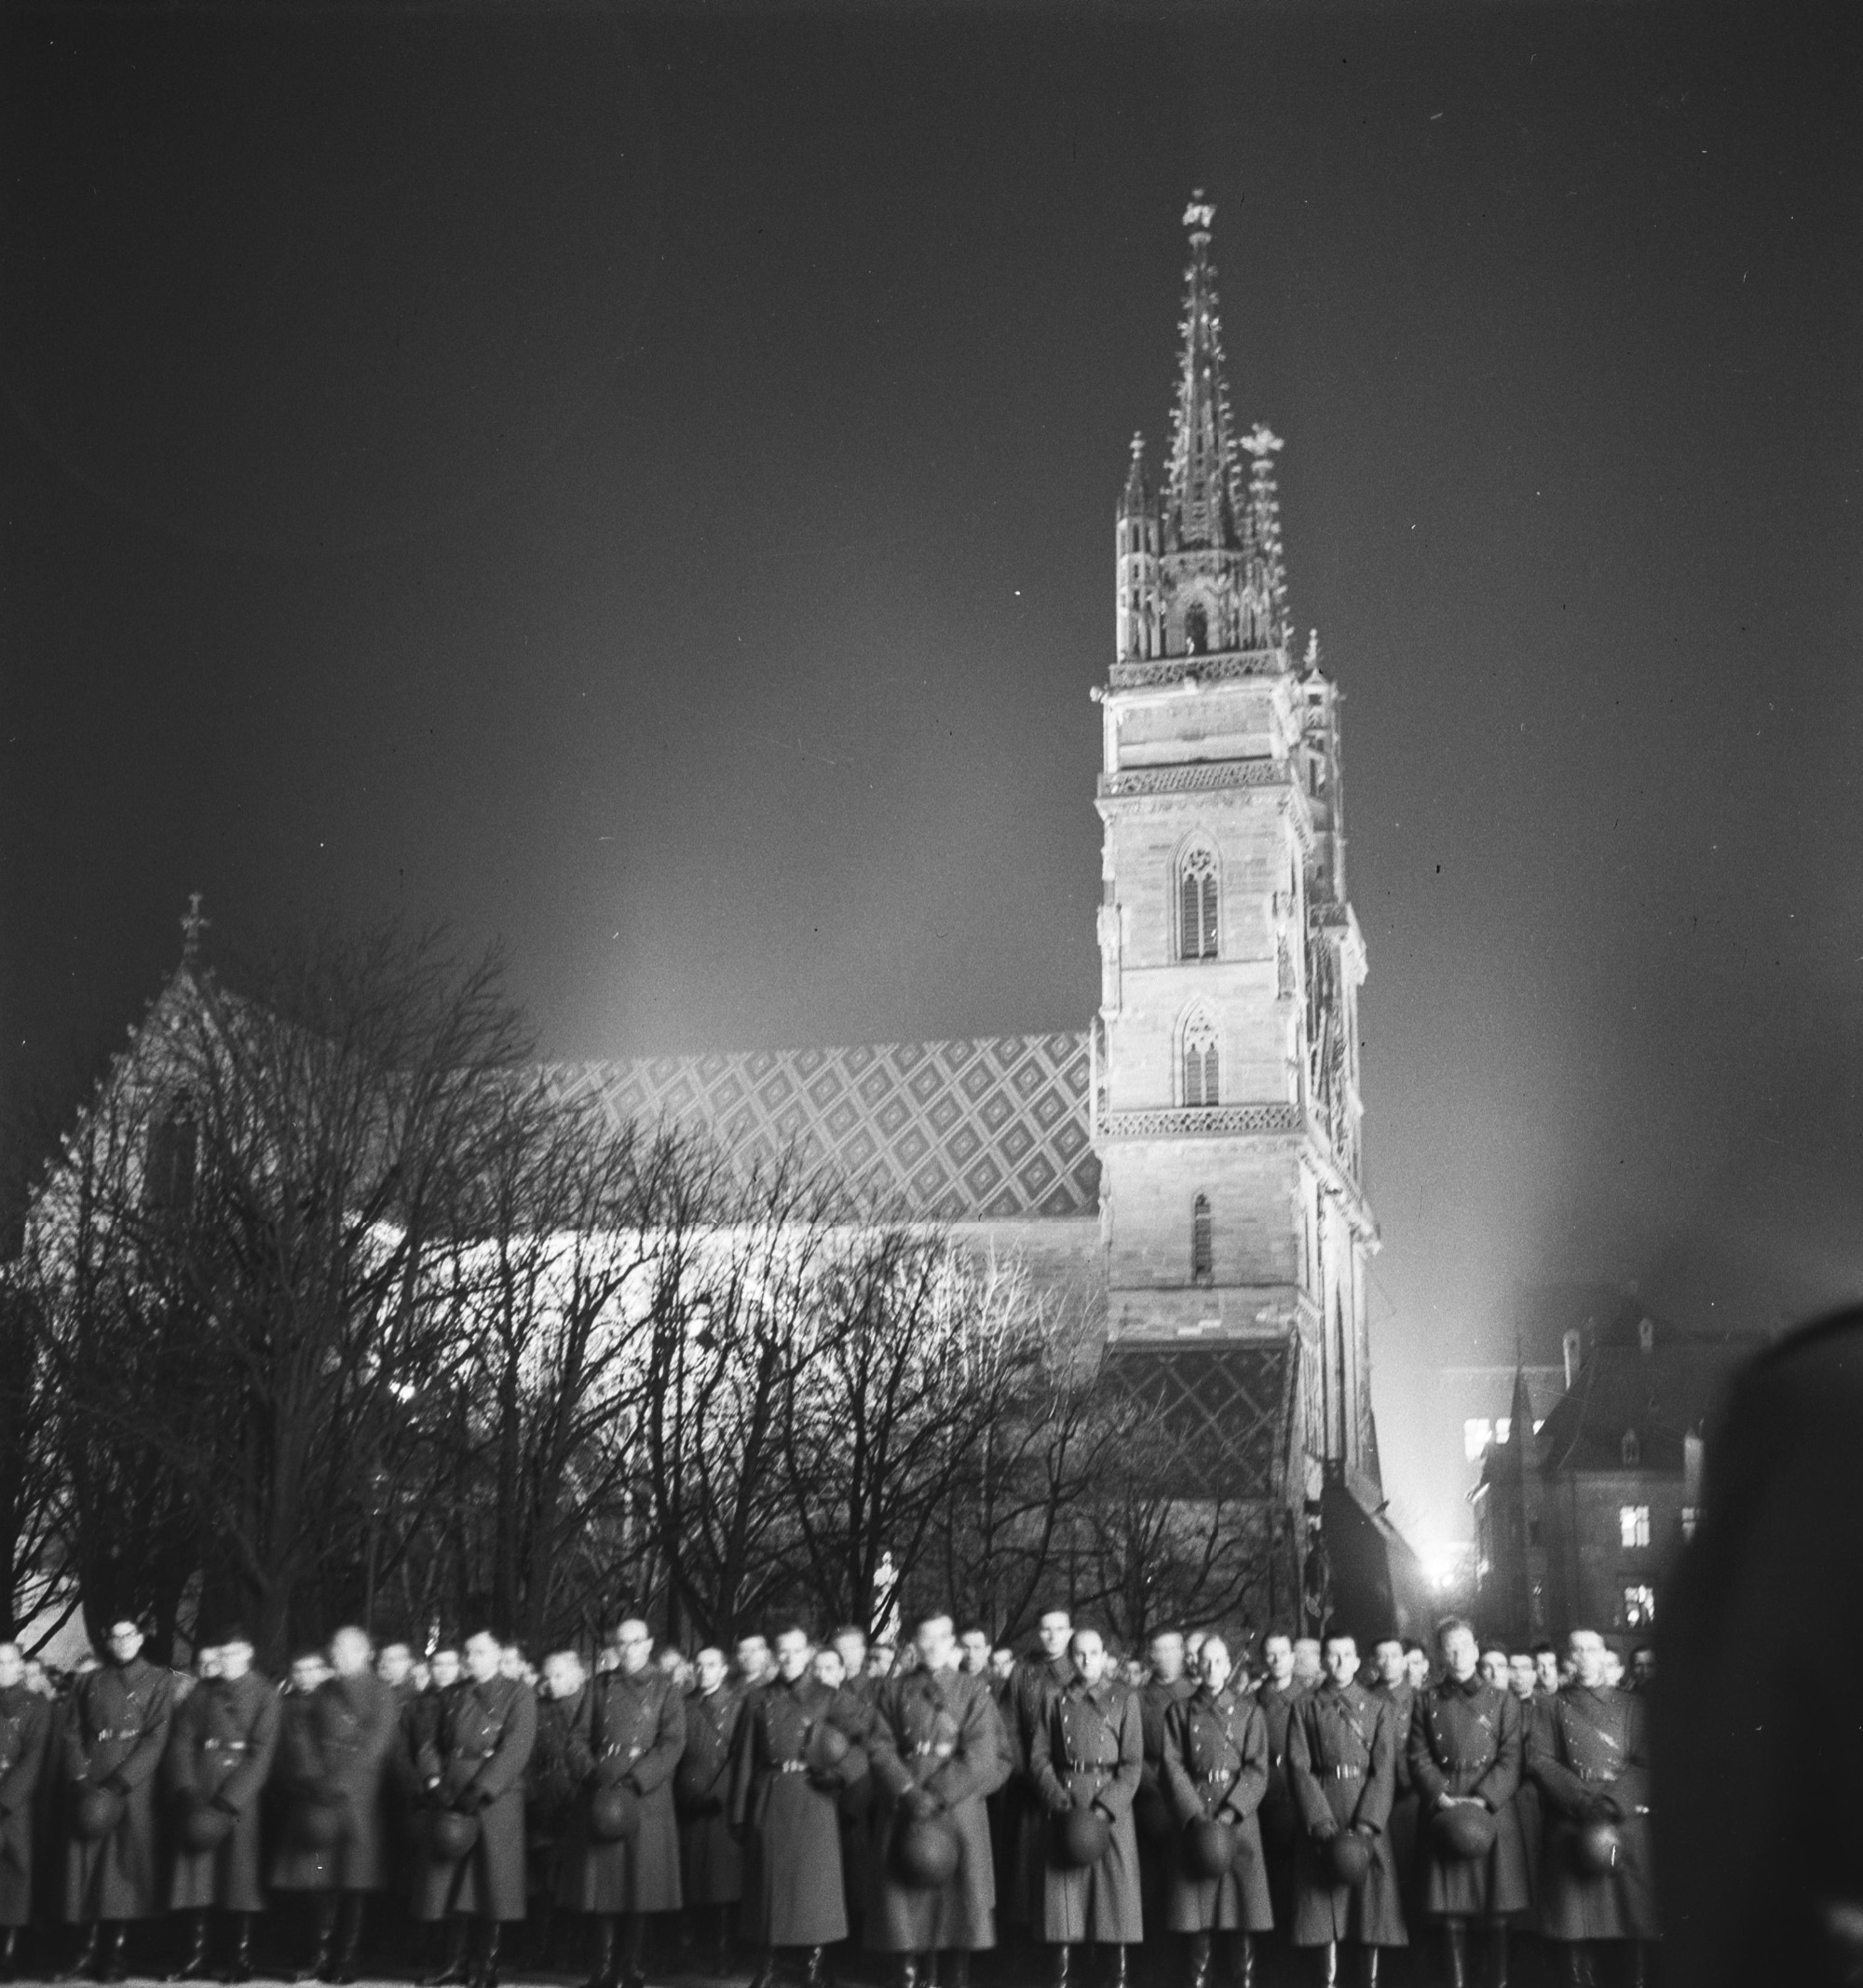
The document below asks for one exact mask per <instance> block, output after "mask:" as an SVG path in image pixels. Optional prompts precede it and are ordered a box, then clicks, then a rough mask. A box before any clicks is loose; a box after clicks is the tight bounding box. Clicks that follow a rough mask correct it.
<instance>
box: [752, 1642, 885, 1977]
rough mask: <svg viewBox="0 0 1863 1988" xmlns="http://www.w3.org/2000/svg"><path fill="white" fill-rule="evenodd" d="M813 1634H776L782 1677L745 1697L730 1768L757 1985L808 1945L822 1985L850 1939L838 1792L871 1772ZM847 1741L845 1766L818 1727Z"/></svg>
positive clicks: (850, 1711)
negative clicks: (832, 1954) (817, 1657)
mask: <svg viewBox="0 0 1863 1988" xmlns="http://www.w3.org/2000/svg"><path fill="white" fill-rule="evenodd" d="M810 1654H811V1652H810V1646H809V1632H808V1631H807V1630H806V1629H804V1628H801V1627H796V1626H792V1627H789V1628H786V1629H784V1630H783V1631H782V1634H781V1635H780V1636H778V1638H777V1639H776V1674H775V1675H774V1676H773V1677H772V1678H770V1679H769V1680H768V1682H766V1683H764V1685H763V1686H762V1687H761V1688H760V1689H759V1690H758V1691H757V1692H755V1694H754V1695H752V1696H751V1697H750V1698H749V1699H748V1700H747V1701H746V1703H745V1706H744V1711H743V1717H742V1719H741V1722H740V1723H739V1726H738V1743H737V1754H736V1757H735V1759H734V1760H733V1762H732V1764H731V1805H730V1811H729V1813H730V1817H731V1822H732V1826H733V1827H734V1828H735V1829H737V1830H738V1831H740V1832H741V1836H742V1839H743V1841H744V1844H745V1848H746V1856H745V1859H744V1898H743V1907H742V1911H741V1915H740V1925H741V1927H742V1929H743V1932H744V1935H745V1937H746V1938H747V1939H749V1940H752V1941H754V1942H755V1944H756V1945H757V1947H759V1948H760V1949H761V1954H762V1957H761V1959H760V1961H759V1964H758V1967H757V1972H756V1977H755V1988H771V1983H773V1982H774V1981H775V1980H776V1976H777V1971H778V1968H779V1965H780V1961H779V1956H780V1955H781V1954H782V1953H783V1952H784V1951H785V1950H788V1949H796V1948H800V1949H801V1951H802V1955H803V1959H802V1968H801V1975H802V1981H803V1982H804V1984H805V1988H821V1984H822V1982H823V1980H824V1979H825V1972H824V1969H825V1954H824V1950H825V1949H826V1948H828V1947H830V1946H833V1945H834V1944H835V1943H836V1941H837V1940H845V1939H846V1938H847V1937H848V1908H847V1899H846V1896H845V1894H844V1892H843V1889H842V1881H841V1829H840V1816H839V1806H840V1792H841V1787H842V1784H843V1781H844V1780H845V1779H848V1778H854V1777H858V1776H859V1775H862V1774H864V1773H865V1772H866V1758H865V1755H864V1752H863V1751H862V1750H861V1746H860V1739H859V1735H860V1732H861V1728H862V1725H863V1723H864V1720H863V1717H862V1713H861V1709H860V1708H859V1707H858V1706H857V1705H856V1704H855V1702H854V1700H853V1699H852V1698H850V1697H849V1696H848V1695H846V1694H845V1693H842V1692H836V1691H830V1690H829V1689H828V1687H827V1686H826V1685H825V1684H823V1682H821V1681H820V1680H819V1679H818V1678H816V1676H815V1675H814V1673H813V1671H812V1669H811V1668H810V1666H809V1657H810ZM823 1725H831V1726H834V1727H835V1728H836V1730H837V1731H839V1733H840V1734H841V1735H842V1736H843V1737H844V1738H845V1739H846V1740H847V1742H848V1747H849V1754H848V1756H847V1758H846V1760H844V1761H843V1762H842V1763H840V1764H839V1765H834V1764H831V1763H829V1762H828V1761H827V1759H826V1757H825V1756H824V1755H823V1754H822V1753H821V1752H819V1751H818V1750H816V1749H815V1748H813V1747H811V1745H810V1742H811V1740H812V1739H813V1738H814V1735H815V1730H816V1728H817V1727H818V1726H823Z"/></svg>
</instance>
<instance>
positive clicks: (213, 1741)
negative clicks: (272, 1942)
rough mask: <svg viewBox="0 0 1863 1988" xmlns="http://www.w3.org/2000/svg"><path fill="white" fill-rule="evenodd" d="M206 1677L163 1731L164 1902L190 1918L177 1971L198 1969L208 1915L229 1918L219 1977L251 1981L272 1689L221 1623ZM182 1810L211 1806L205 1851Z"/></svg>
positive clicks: (274, 1725)
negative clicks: (228, 1942) (169, 1812)
mask: <svg viewBox="0 0 1863 1988" xmlns="http://www.w3.org/2000/svg"><path fill="white" fill-rule="evenodd" d="M216 1649H217V1654H218V1658H219V1661H218V1662H217V1664H216V1665H215V1666H214V1668H213V1674H212V1675H211V1677H206V1678H203V1680H202V1681H201V1682H200V1683H198V1684H197V1685H196V1687H195V1688H194V1690H193V1691H192V1692H190V1693H189V1694H188V1696H187V1699H186V1701H185V1702H184V1704H183V1705H181V1706H180V1707H179V1708H178V1709H177V1710H176V1712H175V1715H174V1719H173V1722H172V1723H171V1726H170V1737H169V1750H168V1758H167V1761H166V1763H165V1770H166V1771H165V1775H164V1778H165V1779H166V1781H167V1783H168V1789H169V1793H170V1799H171V1802H172V1804H173V1808H174V1810H175V1823H176V1827H175V1828H174V1830H173V1831H172V1841H173V1845H174V1862H173V1866H172V1868H171V1870H170V1873H169V1905H170V1909H171V1910H172V1911H175V1912H179V1913H187V1914H188V1917H189V1926H188V1948H187V1957H186V1959H185V1960H184V1962H183V1964H182V1968H181V1971H180V1974H179V1976H178V1977H177V1978H178V1979H179V1980H182V1981H198V1980H199V1979H200V1977H201V1976H202V1975H204V1974H205V1973H206V1972H207V1949H208V1914H209V1913H210V1912H211V1911H215V1910H217V1911H219V1912H222V1913H226V1914H227V1915H228V1916H229V1918H230V1920H231V1927H230V1931H231V1936H232V1951H231V1953H230V1954H229V1955H228V1956H227V1962H226V1971H225V1972H224V1974H223V1975H222V1977H221V1979H222V1980H223V1981H251V1980H252V1914H253V1913H261V1912H264V1911H265V1890H264V1888H263V1886H262V1884H261V1881H260V1845H259V1829H260V1820H261V1806H260V1799H259V1798H260V1796H261V1795H262V1794H263V1792H264V1791H265V1780H266V1777H268V1776H269V1775H270V1773H271V1771H272V1755H273V1753H274V1752H275V1750H277V1747H278V1739H279V1695H278V1692H277V1691H276V1690H275V1689H274V1687H273V1685H272V1682H271V1680H270V1679H269V1678H265V1677H262V1676H261V1675H260V1674H259V1673H258V1672H257V1671H256V1670H254V1669H253V1668H252V1641H251V1640H250V1639H249V1638H248V1637H247V1635H246V1632H245V1631H244V1630H243V1629H242V1628H238V1627H232V1628H229V1629H228V1630H227V1631H226V1632H225V1634H224V1637H223V1639H222V1641H220V1642H219V1644H218V1645H217V1646H216ZM191 1808H205V1809H212V1810H217V1811H218V1812H219V1813H220V1814H221V1815H223V1816H224V1817H226V1818H229V1820H230V1822H231V1825H232V1826H231V1828H230V1830H229V1831H228V1832H227V1834H226V1835H225V1836H224V1838H223V1839H222V1840H221V1842H220V1843H219V1845H217V1846H216V1847H214V1848H211V1849H201V1850H192V1849H190V1848H189V1847H188V1846H187V1842H186V1839H185V1836H184V1833H183V1827H184V1822H185V1812H186V1811H187V1810H189V1809H191Z"/></svg>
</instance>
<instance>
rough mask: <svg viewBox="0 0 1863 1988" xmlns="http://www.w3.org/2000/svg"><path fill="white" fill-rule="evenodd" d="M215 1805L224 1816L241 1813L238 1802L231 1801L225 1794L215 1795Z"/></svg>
mask: <svg viewBox="0 0 1863 1988" xmlns="http://www.w3.org/2000/svg"><path fill="white" fill-rule="evenodd" d="M213 1806H214V1807H215V1808H217V1809H218V1810H219V1811H220V1813H221V1814H222V1815H223V1816H237V1815H238V1813H239V1804H238V1803H237V1802H229V1801H228V1800H227V1799H226V1797H225V1796H224V1795H215V1796H214V1798H213Z"/></svg>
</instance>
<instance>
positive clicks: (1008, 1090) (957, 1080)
mask: <svg viewBox="0 0 1863 1988" xmlns="http://www.w3.org/2000/svg"><path fill="white" fill-rule="evenodd" d="M559 1081H560V1082H561V1083H562V1085H563V1088H564V1092H565V1094H568V1095H578V1096H594V1097H596V1098H598V1099H599V1100H600V1102H601V1104H602V1106H603V1108H604V1109H605V1110H606V1111H607V1112H608V1114H609V1115H610V1116H611V1117H612V1118H613V1119H614V1120H615V1121H616V1122H617V1123H621V1122H625V1121H629V1120H632V1121H635V1122H639V1123H657V1122H659V1121H660V1120H666V1121H669V1122H671V1123H675V1124H679V1125H683V1126H686V1127H687V1128H689V1129H691V1130H693V1131H695V1132H703V1133H705V1134H707V1135H709V1136H710V1137H713V1138H714V1139H716V1140H717V1141H718V1143H719V1144H720V1145H721V1146H722V1147H723V1148H724V1149H725V1150H726V1151H728V1152H730V1153H731V1154H733V1155H735V1156H737V1157H739V1158H741V1159H742V1160H744V1161H745V1162H746V1163H750V1164H772V1163H774V1162H775V1161H776V1160H777V1159H779V1158H780V1157H781V1156H782V1155H784V1154H787V1153H794V1154H795V1155H796V1157H797V1158H799V1159H800V1160H802V1161H803V1162H804V1163H805V1164H809V1165H810V1166H820V1167H822V1168H823V1169H824V1170H825V1171H827V1172H828V1173H830V1174H834V1175H836V1176H838V1177H840V1178H843V1179H846V1180H848V1181H850V1182H852V1183H855V1184H858V1185H859V1186H860V1187H862V1188H863V1189H864V1190H866V1191H870V1192H874V1193H877V1194H879V1195H882V1196H885V1197H887V1198H889V1199H896V1200H897V1201H898V1202H899V1203H900V1205H903V1206H904V1208H905V1209H906V1210H907V1211H908V1212H909V1213H910V1214H911V1215H912V1216H914V1217H917V1218H918V1219H924V1220H931V1221H950V1222H961V1221H1004V1220H1014V1219H1027V1218H1030V1217H1046V1218H1051V1219H1053V1218H1062V1217H1067V1216H1081V1215H1092V1214H1095V1212H1096V1211H1097V1209H1098V1207H1099V1178H1100V1169H1099V1162H1098V1160H1097V1159H1096V1158H1095V1155H1094V1151H1093V1140H1092V1131H1091V1126H1090V1124H1089V1114H1088V1094H1089V1089H1090V1083H1091V1058H1090V1055H1089V1051H1088V1046H1087V1037H1086V1035H1085V1033H1084V1032H1081V1033H1074V1032H1068V1033H1066V1034H1061V1035H1039V1036H988V1037H982V1038H978V1039H976V1040H972V1041H963V1042H878V1043H864V1044H861V1045H859V1046H857V1047H854V1048H850V1049H792V1050H754V1051H751V1052H749V1053H747V1054H737V1055H726V1054H723V1053H719V1052H708V1053H706V1054H704V1055H696V1056H654V1057H643V1058H640V1059H637V1060H634V1061H631V1062H624V1063H585V1064H578V1065H569V1066H565V1067H564V1068H563V1069H562V1070H561V1071H560V1073H559Z"/></svg>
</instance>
